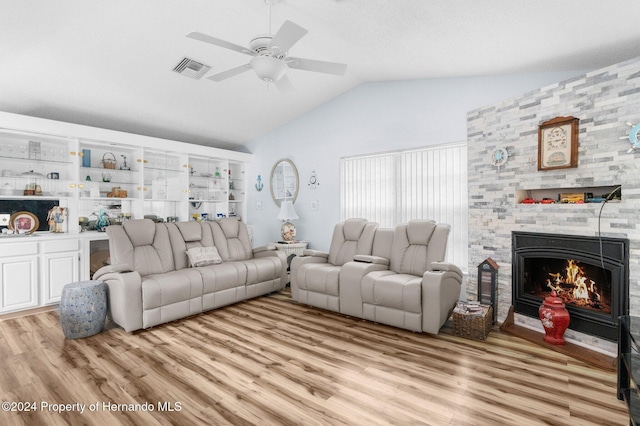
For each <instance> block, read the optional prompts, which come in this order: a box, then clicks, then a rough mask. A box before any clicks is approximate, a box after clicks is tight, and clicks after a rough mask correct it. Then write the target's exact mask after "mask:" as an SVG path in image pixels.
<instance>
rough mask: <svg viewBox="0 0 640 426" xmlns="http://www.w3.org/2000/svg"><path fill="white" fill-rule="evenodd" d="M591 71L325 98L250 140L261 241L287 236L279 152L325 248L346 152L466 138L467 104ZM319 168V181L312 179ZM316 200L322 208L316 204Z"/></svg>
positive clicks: (300, 208) (313, 239)
mask: <svg viewBox="0 0 640 426" xmlns="http://www.w3.org/2000/svg"><path fill="white" fill-rule="evenodd" d="M584 73H585V71H574V72H547V73H539V74H523V75H508V76H492V77H473V78H448V79H430V80H410V81H391V82H378V83H367V84H363V85H360V86H358V87H356V88H355V89H353V90H351V91H349V92H347V93H345V94H343V95H341V96H339V97H337V98H335V99H333V100H331V101H329V102H327V103H326V104H324V105H321V106H320V107H318V108H316V109H315V110H313V111H311V112H309V113H307V114H305V115H303V116H302V117H300V118H298V119H296V120H294V121H292V122H290V123H289V124H287V125H285V126H283V127H281V128H279V129H277V130H275V131H273V132H271V133H270V134H268V135H266V136H264V137H262V138H260V139H258V140H256V141H254V142H252V143H251V144H249V145H248V146H247V148H248V149H249V151H250V152H252V153H253V154H254V161H253V163H252V164H251V165H249V167H248V168H247V171H246V173H247V175H246V180H247V182H248V187H249V193H248V207H247V219H246V222H247V223H249V224H252V225H255V234H254V245H256V246H260V245H263V244H266V243H268V242H271V241H277V240H279V239H280V237H279V235H280V222H279V221H278V220H277V219H276V216H277V214H278V208H277V207H276V205H275V204H274V203H273V201H272V200H271V196H270V192H269V174H270V172H271V167H272V166H273V164H274V163H275V162H276V161H277V160H279V159H280V158H289V159H291V160H292V161H293V162H294V163H295V164H296V166H297V168H298V172H299V174H300V191H299V195H298V199H297V201H296V203H295V207H296V211H297V213H298V216H300V219H299V220H297V221H295V225H296V228H297V231H298V234H297V236H296V238H297V239H301V240H308V241H309V242H310V244H309V247H310V248H314V249H318V250H323V251H326V250H328V249H329V245H330V242H331V233H332V231H333V227H334V226H335V224H336V223H337V222H338V221H339V219H340V217H339V216H340V212H339V202H340V194H339V164H340V158H341V157H345V156H351V155H356V154H364V153H374V152H385V151H392V150H397V149H402V148H414V147H422V146H427V145H434V144H441V143H447V142H457V141H462V140H465V139H466V135H467V112H468V111H470V110H472V109H476V108H479V107H482V106H485V105H488V104H491V103H494V102H497V101H499V100H502V99H505V98H509V97H514V96H517V95H521V94H523V93H525V92H528V91H531V90H534V89H537V88H539V87H541V86H544V85H547V84H551V83H554V82H558V81H561V80H565V79H567V78H570V77H573V76H579V75H583V74H584ZM313 170H315V172H316V175H317V177H318V181H319V182H320V185H319V186H318V187H317V189H310V188H309V186H308V182H309V177H310V176H311V172H312V171H313ZM258 175H261V176H262V179H263V182H264V184H265V185H264V189H263V190H262V192H257V191H256V190H255V189H254V184H255V182H256V179H257V177H258ZM314 200H316V201H318V203H319V209H318V210H317V211H312V210H311V207H310V206H311V201H314ZM257 202H260V203H261V204H262V209H261V210H258V209H257V208H256V204H257Z"/></svg>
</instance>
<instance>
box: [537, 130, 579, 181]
mask: <svg viewBox="0 0 640 426" xmlns="http://www.w3.org/2000/svg"><path fill="white" fill-rule="evenodd" d="M579 121H580V120H579V119H577V118H575V117H556V118H554V119H552V120H549V121H545V122H544V123H541V124H540V126H538V170H556V169H567V168H572V167H578V130H579V129H578V124H579Z"/></svg>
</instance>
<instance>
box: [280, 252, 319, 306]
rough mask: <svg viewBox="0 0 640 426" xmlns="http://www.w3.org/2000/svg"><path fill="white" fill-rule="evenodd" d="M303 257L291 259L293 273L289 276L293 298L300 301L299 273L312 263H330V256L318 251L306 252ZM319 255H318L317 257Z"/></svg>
mask: <svg viewBox="0 0 640 426" xmlns="http://www.w3.org/2000/svg"><path fill="white" fill-rule="evenodd" d="M303 253H305V254H304V255H303V256H295V257H294V258H293V259H291V265H290V267H289V269H290V271H291V273H290V274H289V283H290V284H291V298H292V299H293V300H296V301H297V300H298V289H299V288H300V287H299V284H298V283H299V277H298V273H299V270H300V268H301V267H302V265H307V264H310V263H321V264H325V263H329V254H328V253H323V252H321V251H316V250H304V252H303ZM316 254H317V255H316Z"/></svg>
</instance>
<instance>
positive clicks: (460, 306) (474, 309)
mask: <svg viewBox="0 0 640 426" xmlns="http://www.w3.org/2000/svg"><path fill="white" fill-rule="evenodd" d="M487 308H488V306H484V305H481V304H480V302H478V301H476V300H472V301H470V302H464V301H462V300H459V301H458V303H456V307H455V308H454V309H453V312H455V313H457V314H463V315H477V316H482V315H484V313H485V312H486V309H487Z"/></svg>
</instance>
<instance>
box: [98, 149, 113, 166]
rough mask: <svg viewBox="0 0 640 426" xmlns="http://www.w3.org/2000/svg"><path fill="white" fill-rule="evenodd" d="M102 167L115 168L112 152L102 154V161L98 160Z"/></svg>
mask: <svg viewBox="0 0 640 426" xmlns="http://www.w3.org/2000/svg"><path fill="white" fill-rule="evenodd" d="M100 164H102V167H104V168H105V169H115V168H116V156H115V155H114V154H113V152H107V153H105V154H104V155H103V156H102V161H101V162H100Z"/></svg>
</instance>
